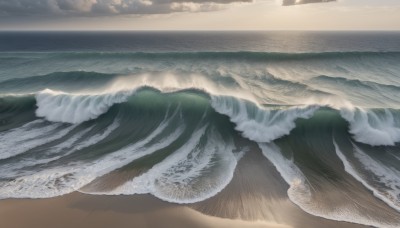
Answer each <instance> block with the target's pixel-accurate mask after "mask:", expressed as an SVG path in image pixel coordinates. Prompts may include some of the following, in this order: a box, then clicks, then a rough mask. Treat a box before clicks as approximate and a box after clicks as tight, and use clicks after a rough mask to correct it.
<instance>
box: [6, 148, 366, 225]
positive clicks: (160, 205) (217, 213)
mask: <svg viewBox="0 0 400 228" xmlns="http://www.w3.org/2000/svg"><path fill="white" fill-rule="evenodd" d="M260 160H262V161H263V162H260ZM271 165H272V164H270V163H269V162H268V160H266V159H264V158H263V157H262V155H261V154H260V153H248V154H247V155H245V156H244V158H242V160H241V162H240V163H239V165H238V168H237V170H236V173H235V177H234V179H233V180H232V181H231V183H230V184H229V185H228V186H227V188H225V189H224V190H223V191H222V192H220V193H219V194H218V195H216V196H214V197H212V198H210V199H208V200H206V201H203V202H200V203H195V204H189V205H179V204H172V203H167V202H164V201H161V200H159V199H157V198H155V197H153V196H151V195H131V196H102V195H88V194H83V193H79V192H74V193H71V194H68V195H64V196H60V197H55V198H49V199H8V200H2V201H0V220H1V223H2V227H5V228H28V227H41V228H51V227H60V228H63V227H65V228H67V227H68V228H69V227H75V228H84V227H104V228H105V227H119V228H122V227H176V228H179V227H238V228H239V227H282V228H283V227H299V228H307V227H332V228H334V227H346V228H347V227H348V228H353V227H363V226H360V225H356V224H351V223H345V222H336V221H331V220H326V219H323V218H319V217H315V216H312V215H309V214H307V213H305V212H304V211H302V210H301V209H300V208H298V207H297V206H296V205H295V204H293V203H292V202H291V201H290V200H289V199H288V198H287V196H286V189H285V184H284V183H283V182H282V181H281V180H280V179H281V178H280V176H279V173H277V172H271V170H274V169H272V167H271ZM260 172H262V173H266V174H267V175H266V176H264V178H260V177H259V176H257V174H258V173H260ZM249 177H253V178H249ZM271 185H273V186H274V187H273V188H271V187H270V188H268V186H271ZM278 186H281V187H278ZM262 189H263V190H262ZM234 198H236V199H237V200H233V199H234Z"/></svg>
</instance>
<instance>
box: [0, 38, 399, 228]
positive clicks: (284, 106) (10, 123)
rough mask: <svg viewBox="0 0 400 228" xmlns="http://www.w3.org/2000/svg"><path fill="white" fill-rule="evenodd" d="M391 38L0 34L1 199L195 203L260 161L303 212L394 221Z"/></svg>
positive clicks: (394, 57) (395, 68)
mask: <svg viewBox="0 0 400 228" xmlns="http://www.w3.org/2000/svg"><path fill="white" fill-rule="evenodd" d="M399 38H400V34H399V33H389V32H385V33H372V32H361V33H345V32H337V33H333V32H325V33H317V32H309V33H301V32H250V33H239V32H226V33H206V32H203V33H189V32H188V33H178V32H176V33H2V36H1V37H0V41H1V42H0V43H1V44H0V140H1V144H0V171H1V173H2V174H1V176H0V198H2V199H7V198H47V197H55V196H59V195H64V194H68V193H70V192H73V191H81V192H84V193H87V194H104V195H119V194H124V195H131V194H152V195H154V196H155V197H157V198H160V199H162V200H165V201H168V202H173V203H188V204H190V203H195V202H201V201H204V200H206V199H209V198H210V197H212V196H214V195H216V194H218V193H219V192H220V191H222V190H223V189H224V188H225V187H226V186H227V185H228V184H229V182H230V181H231V179H232V178H233V177H234V175H235V174H234V173H235V169H236V166H237V164H238V162H239V161H240V159H241V158H242V157H243V156H245V155H246V154H249V153H262V154H263V155H264V157H265V158H266V159H267V160H269V161H270V162H271V163H272V164H273V166H274V168H275V169H276V171H278V172H279V173H280V175H281V177H282V179H283V180H284V181H285V182H286V183H287V184H288V186H289V188H288V191H287V195H288V197H289V199H290V200H291V201H292V202H293V203H295V204H296V205H298V206H299V207H300V208H301V209H303V210H304V211H306V212H307V213H310V214H313V215H316V216H320V217H324V218H328V219H333V220H340V221H348V222H354V223H359V224H365V225H372V226H378V227H396V226H399V224H400V221H399V220H400V219H399V218H400V216H398V215H399V211H400V151H399V142H400V110H399V105H400V103H399V100H400V96H399V91H400V65H399V64H398V63H399V62H400V42H399V40H400V39H399ZM254 147H256V148H258V149H257V150H254V149H251V148H254ZM354 183H359V185H354ZM273 187H274V186H271V188H273ZM326 192H329V194H325V193H326ZM361 192H368V194H367V195H366V196H364V195H363V197H354V198H352V197H350V196H352V195H354V196H357V195H360V194H361ZM362 194H364V193H362ZM330 195H334V196H332V197H331V196H330ZM346 197H350V198H352V200H351V201H350V200H346ZM338 198H340V200H339V201H340V203H338V202H339V201H338V200H337V199H338ZM370 198H375V199H377V200H378V201H379V202H382V204H383V205H385V206H383V207H382V205H380V206H379V207H378V206H376V204H373V203H370V200H369V199H370ZM382 208H384V209H382ZM377 209H379V210H381V211H383V212H382V214H383V215H375V216H371V214H373V212H374V211H376V210H377ZM380 216H381V217H380ZM387 217H391V219H390V220H388V219H387ZM396 217H397V218H396Z"/></svg>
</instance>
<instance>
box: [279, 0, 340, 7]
mask: <svg viewBox="0 0 400 228" xmlns="http://www.w3.org/2000/svg"><path fill="white" fill-rule="evenodd" d="M335 1H336V0H283V2H282V5H283V6H291V5H301V4H309V3H324V2H335Z"/></svg>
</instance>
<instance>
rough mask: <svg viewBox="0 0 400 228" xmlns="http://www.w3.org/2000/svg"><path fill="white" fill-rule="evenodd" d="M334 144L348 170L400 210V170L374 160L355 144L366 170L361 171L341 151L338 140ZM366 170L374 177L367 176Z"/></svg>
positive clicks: (356, 151)
mask: <svg viewBox="0 0 400 228" xmlns="http://www.w3.org/2000/svg"><path fill="white" fill-rule="evenodd" d="M334 145H335V149H336V154H337V155H338V157H339V158H340V160H342V162H343V164H344V167H345V170H346V172H347V173H349V174H350V175H351V176H353V177H354V178H355V179H356V180H358V181H359V182H360V183H362V184H363V185H364V186H365V187H366V188H368V189H369V190H371V191H372V192H373V194H374V195H375V196H376V197H378V198H379V199H381V200H382V201H384V202H385V203H387V204H388V205H389V206H391V207H392V208H394V209H396V210H397V211H399V212H400V172H399V171H397V170H395V169H393V168H389V167H386V166H385V165H383V164H381V163H380V162H378V161H376V160H374V159H373V158H371V157H370V156H368V155H367V154H366V153H365V152H363V151H362V150H361V149H360V148H359V147H357V146H356V145H354V144H353V147H354V156H355V157H356V158H357V160H358V161H359V162H360V163H361V164H362V169H363V171H364V172H360V171H358V170H357V169H356V168H354V166H353V165H352V164H351V163H350V162H349V160H348V159H347V158H346V156H345V155H344V154H343V153H342V152H341V151H340V148H339V146H338V145H337V144H336V142H334ZM365 171H367V173H368V174H369V175H371V176H373V178H369V179H368V178H366V177H365V174H366V173H365ZM383 186H384V187H383Z"/></svg>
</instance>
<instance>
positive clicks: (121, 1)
mask: <svg viewBox="0 0 400 228" xmlns="http://www.w3.org/2000/svg"><path fill="white" fill-rule="evenodd" d="M398 12H400V2H399V1H397V0H383V1H379V2H378V1H374V0H337V1H335V0H37V1H31V0H14V1H8V0H0V30H1V31H31V30H34V31H36V30H37V31H86V30H91V31H126V30H127V31H190V30H192V31H249V30H250V31H277V30H278V31H281V30H283V31H321V30H322V31H349V30H351V31H353V30H357V31H377V30H378V31H398V30H400V23H399V21H400V14H399V13H398Z"/></svg>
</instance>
